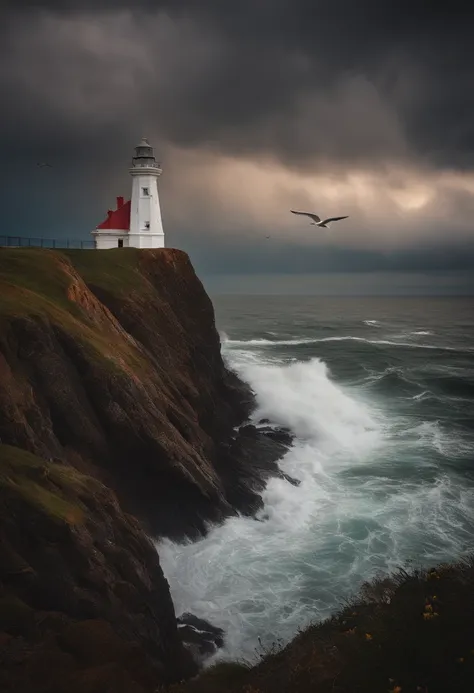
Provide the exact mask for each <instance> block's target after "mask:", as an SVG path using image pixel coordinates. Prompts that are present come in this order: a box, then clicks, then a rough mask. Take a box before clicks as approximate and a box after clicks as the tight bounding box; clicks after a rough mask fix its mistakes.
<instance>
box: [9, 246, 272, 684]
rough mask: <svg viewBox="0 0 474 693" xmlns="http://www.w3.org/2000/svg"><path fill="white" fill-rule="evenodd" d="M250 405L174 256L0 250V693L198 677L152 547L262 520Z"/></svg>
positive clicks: (260, 442) (188, 274)
mask: <svg viewBox="0 0 474 693" xmlns="http://www.w3.org/2000/svg"><path fill="white" fill-rule="evenodd" d="M251 406H252V395H251V393H250V391H248V389H247V388H246V387H245V386H244V385H243V384H242V383H240V382H239V381H238V379H237V378H236V377H235V376H234V375H233V374H232V373H230V372H228V371H227V370H226V368H225V366H224V363H223V361H222V359H221V354H220V343H219V337H218V334H217V331H216V329H215V325H214V312H213V308H212V304H211V302H210V300H209V298H208V297H207V295H206V293H205V291H204V289H203V287H202V285H201V283H200V281H199V280H198V279H197V277H196V275H195V274H194V271H193V269H192V266H191V264H190V262H189V259H188V258H187V256H186V255H185V254H184V253H182V252H180V251H174V250H160V251H138V250H135V249H127V250H117V251H113V250H111V251H106V252H90V251H70V252H56V251H50V250H39V249H0V669H1V674H0V689H1V690H2V691H20V690H21V691H25V692H27V691H30V690H31V691H45V692H46V691H48V692H49V693H55V692H56V691H58V692H59V691H64V690H72V691H75V690H78V691H79V690H81V693H82V692H83V691H85V692H86V693H88V692H89V691H96V690H97V691H99V690H100V691H101V692H102V691H105V690H111V691H112V690H113V691H116V690H117V691H118V690H124V691H125V690H127V693H130V691H134V692H137V693H138V692H139V691H142V690H146V691H148V690H152V689H153V688H155V687H156V685H157V683H160V682H161V683H166V682H170V681H176V680H180V679H182V678H186V677H188V676H190V675H192V674H193V673H195V672H196V665H195V663H194V662H193V660H192V658H191V656H190V654H189V653H188V651H187V650H186V649H185V648H184V647H183V644H182V640H181V635H180V633H179V631H178V628H177V624H176V614H175V612H174V607H173V604H172V601H171V597H170V593H169V586H168V583H167V581H166V580H165V578H164V576H163V573H162V570H161V567H160V563H159V557H158V555H157V552H156V550H155V547H154V545H153V543H152V541H151V540H150V539H149V538H148V536H153V535H156V536H158V535H161V536H163V535H167V536H172V537H174V538H181V537H183V536H185V535H189V536H193V535H196V534H198V533H200V532H204V531H206V525H205V522H206V521H207V520H214V521H217V520H220V519H222V518H223V517H225V516H226V515H228V514H230V513H234V512H236V511H237V510H241V511H243V512H252V510H254V509H255V508H256V507H258V503H259V502H261V501H260V497H259V495H258V488H261V487H262V486H263V484H264V479H265V475H266V474H267V475H268V474H269V473H276V472H277V471H278V468H277V466H276V463H275V459H276V458H277V457H278V456H279V455H281V452H282V450H283V449H284V445H283V444H282V443H281V441H280V442H278V441H275V440H271V439H270V438H268V437H267V438H265V436H262V435H260V434H258V435H257V434H256V432H255V430H253V429H252V427H246V431H244V433H243V434H242V436H239V435H236V433H235V430H234V429H235V427H236V426H238V425H239V424H241V423H242V422H244V421H245V419H246V418H247V415H248V413H249V411H250V408H251ZM249 428H250V432H251V435H249V430H248V429H249ZM240 438H242V440H244V441H246V443H245V444H244V445H243V444H242V443H241V442H240ZM259 446H260V447H261V449H262V450H263V451H266V455H267V464H266V465H265V464H262V463H260V468H259V466H258V465H257V466H254V465H253V464H252V463H251V462H252V460H251V457H252V456H251V455H250V454H249V450H253V451H254V452H255V451H257V450H258V449H259ZM270 448H271V449H270ZM246 454H247V457H245V455H246ZM239 455H240V458H238V456H239ZM235 489H238V491H237V492H236V490H235ZM137 517H138V519H136V518H137ZM150 687H151V688H150Z"/></svg>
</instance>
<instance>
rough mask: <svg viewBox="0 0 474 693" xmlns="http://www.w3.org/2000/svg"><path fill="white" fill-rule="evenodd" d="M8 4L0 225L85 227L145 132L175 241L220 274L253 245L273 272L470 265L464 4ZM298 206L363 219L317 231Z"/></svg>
mask: <svg viewBox="0 0 474 693" xmlns="http://www.w3.org/2000/svg"><path fill="white" fill-rule="evenodd" d="M4 15H5V22H4V23H3V28H2V30H1V32H2V33H1V46H0V58H1V66H0V86H1V89H2V94H4V95H5V96H6V99H4V101H5V107H4V110H3V113H2V116H1V117H2V130H1V133H0V146H1V151H2V161H3V164H4V165H3V166H2V196H4V198H5V199H4V201H3V202H2V204H3V208H4V210H5V211H6V218H5V217H4V225H6V228H5V231H2V233H3V232H5V233H12V234H13V233H22V234H23V235H38V232H39V227H40V229H41V233H40V234H39V235H48V233H49V234H50V235H63V236H67V235H68V236H71V237H78V236H82V237H87V234H88V232H89V230H90V229H91V228H92V227H94V226H95V225H96V224H97V223H98V222H99V221H101V219H102V217H103V216H104V212H105V210H106V209H107V207H108V206H109V205H110V204H112V203H113V200H114V197H115V195H116V194H122V193H123V194H127V191H128V189H129V187H130V184H129V180H128V175H127V165H128V160H129V158H130V156H131V152H132V147H133V146H134V144H135V143H136V141H137V140H138V139H139V138H140V137H141V135H142V134H143V133H145V134H146V135H147V136H148V137H149V139H150V141H152V143H153V144H154V145H155V148H156V150H157V153H158V154H159V156H160V157H161V158H162V162H163V165H164V170H165V173H164V175H163V178H162V180H161V181H160V183H161V187H160V190H161V195H162V206H163V216H164V224H165V231H166V233H167V236H168V242H169V243H170V242H171V243H172V244H173V245H179V246H180V247H183V248H184V249H188V250H190V252H191V255H192V256H193V258H194V257H195V258H196V260H197V263H198V264H199V263H201V265H203V266H204V265H205V269H206V271H209V272H210V271H212V270H213V267H219V269H220V270H222V268H225V267H229V268H230V269H234V270H235V269H236V261H237V260H236V258H245V257H246V255H247V256H248V255H249V254H251V256H252V261H251V262H250V263H247V264H248V265H249V266H252V267H253V266H255V265H256V266H257V267H260V266H261V268H262V270H265V271H271V270H272V268H274V269H275V270H277V269H278V271H281V269H282V267H283V269H285V267H286V268H287V269H288V271H299V269H298V268H299V267H300V266H301V263H302V264H303V265H304V266H305V267H306V265H307V258H308V257H311V256H312V257H314V258H316V256H317V257H319V258H320V257H322V253H323V254H324V257H327V258H328V260H327V262H326V264H325V267H326V268H331V267H332V266H334V268H335V269H337V268H341V267H342V265H343V266H344V268H345V267H346V265H347V257H352V258H353V261H354V262H355V263H357V262H359V260H358V259H357V258H359V254H360V253H365V258H366V263H365V264H368V265H371V263H372V264H373V265H374V266H377V263H379V264H380V263H382V260H383V258H384V257H386V254H387V253H396V254H397V257H399V258H400V262H399V264H400V263H401V264H402V265H403V263H404V262H405V264H406V266H407V268H408V267H411V265H412V264H413V263H412V261H411V260H410V259H409V258H410V257H411V258H412V260H413V259H414V258H417V260H416V262H417V264H418V265H421V267H423V263H424V262H425V263H426V266H430V263H431V264H433V262H435V264H437V263H438V258H439V256H440V253H441V256H443V257H444V258H445V259H446V263H447V264H448V265H449V264H450V263H451V265H452V267H456V266H457V263H458V262H459V258H462V262H465V258H466V257H468V256H469V257H472V255H473V250H472V249H473V238H474V229H473V224H472V222H471V219H472V218H473V214H474V203H473V199H474V197H473V193H474V125H473V123H474V119H473V117H472V113H473V112H474V91H473V90H472V74H473V67H474V65H473V63H474V51H473V49H472V48H471V37H470V27H471V26H472V21H473V19H474V10H473V9H471V8H470V6H469V5H468V4H467V3H457V2H450V3H449V4H448V3H442V4H441V3H436V2H421V1H418V2H407V1H406V0H401V1H399V2H394V1H392V0H386V2H383V3H381V2H376V1H375V0H361V1H360V2H353V0H328V1H321V0H319V1H318V0H313V1H310V0H291V1H290V0H260V1H259V2H256V1H255V0H241V1H240V2H234V3H227V2H219V1H218V0H200V1H199V2H196V1H194V0H173V1H171V0H161V1H159V0H157V1H155V2H152V0H149V1H146V0H142V1H141V2H140V1H139V0H137V1H135V2H134V3H131V2H124V1H119V2H117V1H115V2H112V1H110V2H106V1H105V0H102V1H100V0H98V1H96V2H92V1H91V2H87V1H84V0H83V1H82V2H76V1H75V0H69V1H67V2H60V1H59V0H57V1H54V0H50V1H49V2H48V1H46V2H41V3H35V2H32V1H29V2H28V1H26V2H25V0H23V2H22V3H21V8H20V9H19V8H18V3H16V4H14V3H7V5H6V10H5V11H4ZM37 161H49V162H51V163H52V164H53V168H52V169H48V170H47V171H46V170H44V169H37V167H36V168H34V167H35V164H36V162H37ZM25 167H26V170H27V169H28V167H31V170H30V172H29V174H28V175H27V176H26V177H25ZM25 185H27V188H28V196H29V200H30V202H29V204H25V202H24V195H25V187H24V186H25ZM296 207H301V208H309V209H313V210H315V211H318V212H319V211H320V212H321V213H322V214H326V213H327V214H328V215H331V214H338V213H341V214H349V215H350V219H349V220H347V222H343V224H341V225H340V226H339V227H338V228H337V232H336V231H334V232H332V233H331V235H330V236H328V235H327V234H326V235H322V236H320V237H319V236H318V237H316V236H315V232H314V229H313V227H308V226H307V225H306V224H305V222H302V221H301V219H295V218H292V217H291V215H289V214H288V210H289V209H290V208H296ZM71 210H74V211H73V212H72V211H71ZM33 227H34V228H38V231H35V233H32V232H31V231H32V230H33ZM267 235H270V236H271V239H266V236H267ZM264 241H269V243H270V244H272V245H271V248H270V246H269V243H268V242H267V245H266V246H265V243H264ZM420 248H423V252H421V251H420ZM351 253H352V255H351ZM410 253H411V255H410ZM430 253H432V259H431V260H430V257H429V256H430ZM343 257H344V258H345V259H344V262H343V263H342V265H341V262H342V260H341V258H343ZM210 258H213V259H212V261H211V260H210ZM282 258H283V260H282ZM285 258H286V260H285ZM298 258H299V259H298ZM303 258H305V260H304V262H303V260H302V259H303ZM403 258H405V260H403ZM433 258H436V260H434V259H433ZM285 261H286V263H287V264H286V265H285ZM245 264H246V263H245V260H244V261H243V262H242V267H240V270H245V266H244V265H245ZM316 264H318V265H319V264H320V263H319V262H318V263H316ZM362 264H364V263H362ZM306 271H307V270H306Z"/></svg>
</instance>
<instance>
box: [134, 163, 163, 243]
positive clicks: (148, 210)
mask: <svg viewBox="0 0 474 693" xmlns="http://www.w3.org/2000/svg"><path fill="white" fill-rule="evenodd" d="M132 179H133V183H132V200H131V208H130V246H135V247H138V248H163V247H164V231H163V222H162V220H161V208H160V199H159V196H158V184H157V183H158V181H157V175H156V174H153V173H145V172H140V173H137V172H135V171H133V170H132ZM147 193H148V194H147ZM138 237H139V238H138ZM138 242H139V245H138Z"/></svg>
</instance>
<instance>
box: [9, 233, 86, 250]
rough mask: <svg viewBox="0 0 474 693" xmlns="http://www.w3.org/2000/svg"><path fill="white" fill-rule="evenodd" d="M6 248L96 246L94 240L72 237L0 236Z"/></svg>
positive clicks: (83, 248) (83, 247)
mask: <svg viewBox="0 0 474 693" xmlns="http://www.w3.org/2000/svg"><path fill="white" fill-rule="evenodd" d="M1 246H3V247H4V248H81V249H82V250H87V249H93V248H95V243H94V241H93V240H89V241H82V240H74V239H70V238H29V237H25V236H0V247H1Z"/></svg>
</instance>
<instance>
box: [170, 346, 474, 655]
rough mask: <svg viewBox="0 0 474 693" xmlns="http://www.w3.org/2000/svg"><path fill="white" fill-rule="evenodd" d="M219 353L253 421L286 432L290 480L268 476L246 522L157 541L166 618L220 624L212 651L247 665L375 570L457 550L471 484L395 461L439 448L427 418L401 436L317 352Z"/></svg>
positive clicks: (471, 508) (471, 520)
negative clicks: (287, 358)
mask: <svg viewBox="0 0 474 693" xmlns="http://www.w3.org/2000/svg"><path fill="white" fill-rule="evenodd" d="M247 344H248V343H247ZM225 353H226V355H227V358H228V359H229V360H230V365H231V366H232V367H233V368H234V369H235V370H237V371H238V372H239V374H240V375H241V377H242V378H243V379H245V380H246V381H248V382H249V383H250V384H251V386H252V387H253V389H254V390H255V392H256V394H257V405H258V411H257V412H256V416H257V417H265V418H269V419H270V420H271V421H272V422H276V423H278V424H280V425H284V426H288V427H290V428H291V429H292V430H293V432H294V433H295V434H296V436H297V440H296V443H295V444H294V446H293V448H292V449H291V450H290V451H289V452H288V453H287V455H286V457H285V458H284V460H283V461H282V463H281V467H282V468H283V469H284V471H286V472H287V473H288V474H291V475H292V476H294V477H296V478H298V479H300V481H301V484H300V486H299V487H294V486H292V485H290V484H288V483H286V482H285V481H283V480H281V479H272V480H271V481H270V482H269V484H268V485H267V488H266V490H265V492H264V496H263V499H264V509H263V511H262V512H261V514H260V516H259V519H260V520H261V521H260V522H256V521H254V520H252V519H249V518H243V517H235V518H231V519H230V520H228V521H226V522H225V523H224V524H223V525H222V526H219V527H215V528H213V529H212V530H211V531H210V533H209V534H208V536H207V537H205V538H203V539H202V540H200V541H198V542H195V543H189V544H187V545H184V546H183V545H176V544H173V543H172V542H170V541H164V542H162V544H161V545H160V546H159V553H160V558H161V563H162V567H163V570H164V573H165V575H166V577H167V579H168V580H169V583H170V589H171V593H172V597H173V600H174V603H175V606H176V611H177V613H178V614H179V613H181V612H183V611H191V612H193V613H195V614H196V615H197V616H201V617H203V618H207V619H209V620H210V621H211V622H212V623H214V624H215V625H217V626H220V627H221V628H223V629H224V630H225V633H226V644H225V648H224V649H223V650H222V651H221V652H220V653H219V654H218V655H217V659H236V658H245V659H247V660H250V661H253V660H255V655H256V650H258V647H259V645H258V643H259V642H262V644H263V645H264V647H270V646H271V644H272V643H273V642H274V641H275V640H276V639H278V638H281V639H282V640H283V641H284V642H287V641H289V640H290V639H291V638H292V637H294V635H295V634H296V632H297V631H298V629H299V628H304V627H305V626H306V625H308V624H309V623H310V622H311V621H314V620H319V619H322V618H326V617H327V616H329V615H330V614H331V613H332V612H334V610H336V609H337V608H338V607H339V605H340V603H341V600H342V599H344V598H345V597H348V596H349V595H351V594H353V593H354V592H355V591H356V590H357V588H358V586H359V585H360V584H361V582H362V581H364V580H366V579H370V578H371V577H372V576H374V575H375V574H376V573H377V572H378V571H380V570H383V571H390V570H394V569H396V568H397V567H399V566H401V565H403V564H404V563H405V562H406V561H407V560H408V559H412V558H413V557H418V556H420V555H423V556H424V559H425V561H427V562H429V561H430V560H432V561H438V560H440V559H449V558H451V557H452V556H459V555H460V554H461V553H462V551H463V549H464V548H465V546H466V544H467V543H468V541H470V537H471V536H472V532H473V529H474V495H473V492H472V490H470V489H466V488H465V487H464V486H463V485H462V484H456V483H455V481H453V480H451V479H450V478H449V477H447V476H446V475H439V474H437V472H436V469H433V470H428V471H429V472H430V474H431V477H428V476H427V477H426V478H425V477H423V479H421V477H420V470H419V469H418V470H417V469H411V468H410V466H409V464H408V463H407V462H406V460H407V458H408V457H409V454H408V453H413V454H416V455H418V458H419V459H421V457H420V456H422V455H426V454H428V453H429V450H430V449H431V448H438V449H439V451H440V453H442V452H443V446H442V445H440V441H439V438H438V436H439V428H438V427H437V425H436V423H435V422H433V423H431V424H425V425H413V426H412V428H411V429H410V430H409V431H408V433H407V426H406V422H404V421H398V420H392V417H391V416H390V415H389V414H388V413H386V412H380V411H378V410H374V409H373V407H372V406H371V405H370V404H368V403H367V402H366V401H365V399H364V397H362V396H361V395H360V394H358V393H357V392H356V391H351V390H346V389H344V388H341V387H339V386H338V385H337V384H336V383H335V382H333V381H332V379H331V376H330V372H329V371H328V369H327V367H326V365H325V364H324V362H322V361H321V360H319V359H312V360H310V361H307V362H304V363H301V362H296V363H293V364H286V365H281V364H276V363H271V362H262V360H261V359H259V357H258V350H257V355H256V354H255V353H254V352H252V351H251V350H250V349H248V348H247V351H246V350H244V349H238V350H236V349H232V348H231V346H230V347H229V346H228V345H227V346H226V347H225ZM249 354H251V358H250V357H249ZM413 451H414V452H413ZM214 661H215V659H214ZM210 663H212V662H210Z"/></svg>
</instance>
